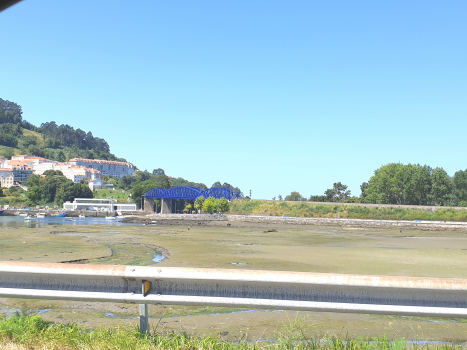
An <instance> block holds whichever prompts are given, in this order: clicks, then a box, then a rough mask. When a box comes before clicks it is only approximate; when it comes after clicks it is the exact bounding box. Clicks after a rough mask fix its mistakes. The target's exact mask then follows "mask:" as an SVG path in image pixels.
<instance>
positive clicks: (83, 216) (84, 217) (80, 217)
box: [78, 214, 86, 219]
mask: <svg viewBox="0 0 467 350" xmlns="http://www.w3.org/2000/svg"><path fill="white" fill-rule="evenodd" d="M78 218H79V219H86V216H85V215H84V214H79V216H78Z"/></svg>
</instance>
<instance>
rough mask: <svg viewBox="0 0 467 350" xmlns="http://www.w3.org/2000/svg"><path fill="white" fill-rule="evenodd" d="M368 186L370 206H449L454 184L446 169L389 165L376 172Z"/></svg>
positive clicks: (366, 194)
mask: <svg viewBox="0 0 467 350" xmlns="http://www.w3.org/2000/svg"><path fill="white" fill-rule="evenodd" d="M362 186H364V195H363V197H364V198H363V200H364V201H365V202H366V203H382V204H399V205H401V204H406V205H449V204H450V198H451V193H452V189H453V188H452V182H451V180H450V178H449V176H448V174H447V173H446V171H444V169H442V168H435V169H432V168H431V167H429V166H427V165H423V166H421V165H419V164H416V165H414V164H408V165H404V164H401V163H389V164H387V165H384V166H382V167H381V168H379V169H377V170H376V171H375V174H374V175H373V176H372V177H371V178H370V180H369V182H368V185H363V184H362Z"/></svg>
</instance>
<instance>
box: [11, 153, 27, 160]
mask: <svg viewBox="0 0 467 350" xmlns="http://www.w3.org/2000/svg"><path fill="white" fill-rule="evenodd" d="M27 158H29V156H28V155H27V154H19V155H16V156H12V157H11V160H25V159H27Z"/></svg>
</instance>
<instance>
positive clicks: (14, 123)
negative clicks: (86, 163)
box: [0, 98, 126, 162]
mask: <svg viewBox="0 0 467 350" xmlns="http://www.w3.org/2000/svg"><path fill="white" fill-rule="evenodd" d="M15 154H28V155H32V156H38V157H44V158H48V159H51V160H56V161H60V162H64V161H67V160H68V159H70V158H86V159H105V160H116V161H121V162H126V160H125V159H123V158H118V157H116V156H115V155H114V154H113V153H111V152H110V147H109V144H108V143H107V141H105V140H104V139H103V138H99V137H94V135H93V134H92V132H91V131H88V132H86V131H84V130H81V129H74V128H73V127H72V126H70V125H68V124H62V125H57V124H56V123H55V122H54V121H52V122H46V123H42V124H41V125H40V126H39V127H37V126H35V125H33V124H31V123H29V122H28V121H27V120H24V119H23V111H22V109H21V106H20V105H18V104H16V103H15V102H11V101H7V100H3V99H1V98H0V156H4V157H7V158H10V157H11V156H13V155H15Z"/></svg>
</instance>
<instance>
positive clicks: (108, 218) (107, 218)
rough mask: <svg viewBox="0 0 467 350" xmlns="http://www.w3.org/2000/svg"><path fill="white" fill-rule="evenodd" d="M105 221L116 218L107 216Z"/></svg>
mask: <svg viewBox="0 0 467 350" xmlns="http://www.w3.org/2000/svg"><path fill="white" fill-rule="evenodd" d="M105 219H106V220H115V216H106V217H105Z"/></svg>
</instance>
